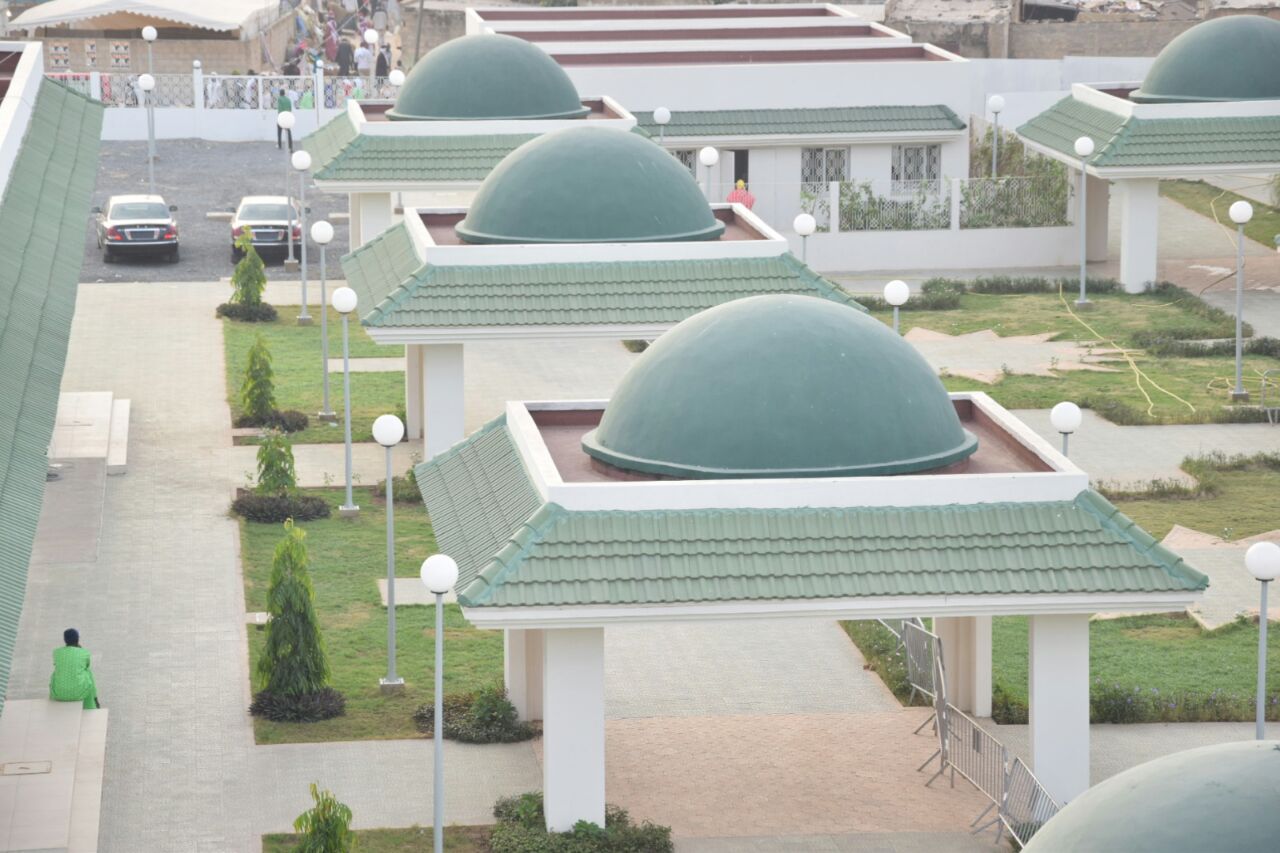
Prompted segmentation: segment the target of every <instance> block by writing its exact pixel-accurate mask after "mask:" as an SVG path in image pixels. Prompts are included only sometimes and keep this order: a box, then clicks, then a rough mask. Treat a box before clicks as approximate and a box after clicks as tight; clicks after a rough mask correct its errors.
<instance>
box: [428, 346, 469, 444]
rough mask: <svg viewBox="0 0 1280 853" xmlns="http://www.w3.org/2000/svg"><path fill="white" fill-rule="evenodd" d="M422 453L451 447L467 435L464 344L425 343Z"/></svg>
mask: <svg viewBox="0 0 1280 853" xmlns="http://www.w3.org/2000/svg"><path fill="white" fill-rule="evenodd" d="M421 350H422V430H423V448H422V456H423V458H424V459H430V458H431V457H432V456H435V455H436V454H437V453H440V452H441V451H444V450H448V449H449V448H450V447H452V446H453V445H455V444H457V443H458V442H459V441H462V439H463V438H464V437H465V435H464V434H463V405H464V397H463V393H462V344H423V345H422V347H421Z"/></svg>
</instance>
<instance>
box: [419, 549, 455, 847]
mask: <svg viewBox="0 0 1280 853" xmlns="http://www.w3.org/2000/svg"><path fill="white" fill-rule="evenodd" d="M421 577H422V582H423V583H424V584H426V586H427V589H429V590H430V591H431V592H432V593H433V594H434V595H435V597H436V671H435V676H436V684H435V691H434V693H435V718H434V720H433V722H432V725H431V730H432V734H433V738H434V748H433V749H432V754H433V756H434V758H435V775H434V782H433V783H432V786H431V792H432V794H434V795H435V802H434V804H433V807H432V810H431V827H432V831H431V834H432V837H433V840H434V842H435V844H434V846H435V853H443V851H444V595H445V593H446V592H448V591H449V590H451V589H453V585H454V584H455V583H457V582H458V564H457V563H455V562H454V561H453V558H452V557H447V556H445V555H444V554H432V555H431V556H430V557H427V559H426V560H424V561H423V562H422V571H421Z"/></svg>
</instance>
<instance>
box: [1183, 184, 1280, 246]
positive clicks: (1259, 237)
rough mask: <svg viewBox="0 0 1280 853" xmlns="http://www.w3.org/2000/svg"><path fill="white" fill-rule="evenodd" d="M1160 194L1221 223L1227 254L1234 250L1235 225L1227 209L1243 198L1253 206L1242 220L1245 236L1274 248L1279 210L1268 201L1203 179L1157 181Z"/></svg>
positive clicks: (1278, 223) (1279, 232)
mask: <svg viewBox="0 0 1280 853" xmlns="http://www.w3.org/2000/svg"><path fill="white" fill-rule="evenodd" d="M1160 194H1161V195H1162V196H1164V197H1165V198H1169V199H1172V200H1174V201H1176V202H1177V203H1178V204H1180V205H1182V206H1183V207H1185V208H1187V209H1188V210H1193V211H1195V212H1196V213H1198V214H1200V215H1201V216H1206V217H1208V218H1209V219H1214V220H1216V221H1217V222H1219V223H1221V224H1222V227H1223V236H1224V238H1225V239H1224V240H1223V242H1222V244H1221V245H1222V249H1223V251H1222V254H1223V255H1230V254H1233V253H1234V251H1235V230H1236V225H1235V223H1233V222H1232V221H1231V217H1230V216H1228V215H1227V210H1228V209H1230V207H1231V205H1232V204H1234V203H1235V202H1237V201H1247V202H1249V204H1251V205H1253V218H1252V219H1250V220H1249V221H1248V222H1247V223H1245V226H1244V233H1245V236H1246V237H1248V238H1249V239H1250V240H1256V241H1257V242H1259V243H1261V244H1262V245H1264V246H1266V247H1267V248H1268V249H1274V248H1275V247H1276V242H1275V239H1276V236H1277V235H1280V210H1277V209H1276V208H1274V207H1272V206H1271V205H1269V204H1262V203H1261V202H1258V201H1254V200H1253V199H1251V198H1245V197H1244V196H1242V195H1237V194H1236V193H1233V192H1231V191H1230V190H1224V189H1222V188H1220V187H1215V186H1214V185H1213V184H1206V183H1205V182H1204V181H1161V182H1160Z"/></svg>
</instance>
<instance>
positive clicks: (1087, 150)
mask: <svg viewBox="0 0 1280 853" xmlns="http://www.w3.org/2000/svg"><path fill="white" fill-rule="evenodd" d="M1075 150H1076V156H1077V157H1079V158H1081V159H1084V158H1085V157H1092V156H1093V140H1092V139H1090V138H1089V137H1087V136H1082V137H1080V138H1079V139H1077V140H1076V144H1075Z"/></svg>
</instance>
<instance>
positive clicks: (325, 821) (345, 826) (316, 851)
mask: <svg viewBox="0 0 1280 853" xmlns="http://www.w3.org/2000/svg"><path fill="white" fill-rule="evenodd" d="M311 799H312V801H313V802H314V803H315V805H314V806H312V807H311V808H310V809H307V810H306V811H305V812H303V813H302V814H300V815H298V819H297V820H295V821H294V822H293V828H294V829H295V830H296V831H297V832H298V833H299V834H300V835H301V836H302V838H301V839H300V840H299V841H298V846H297V847H295V848H293V849H294V853H348V851H349V850H351V849H352V848H353V847H354V846H355V842H356V835H355V833H354V832H352V831H351V809H349V808H348V807H347V806H345V805H343V804H342V803H340V802H338V798H337V797H335V796H334V795H333V792H331V791H321V790H320V789H319V786H317V785H316V783H315V782H312V783H311Z"/></svg>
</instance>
